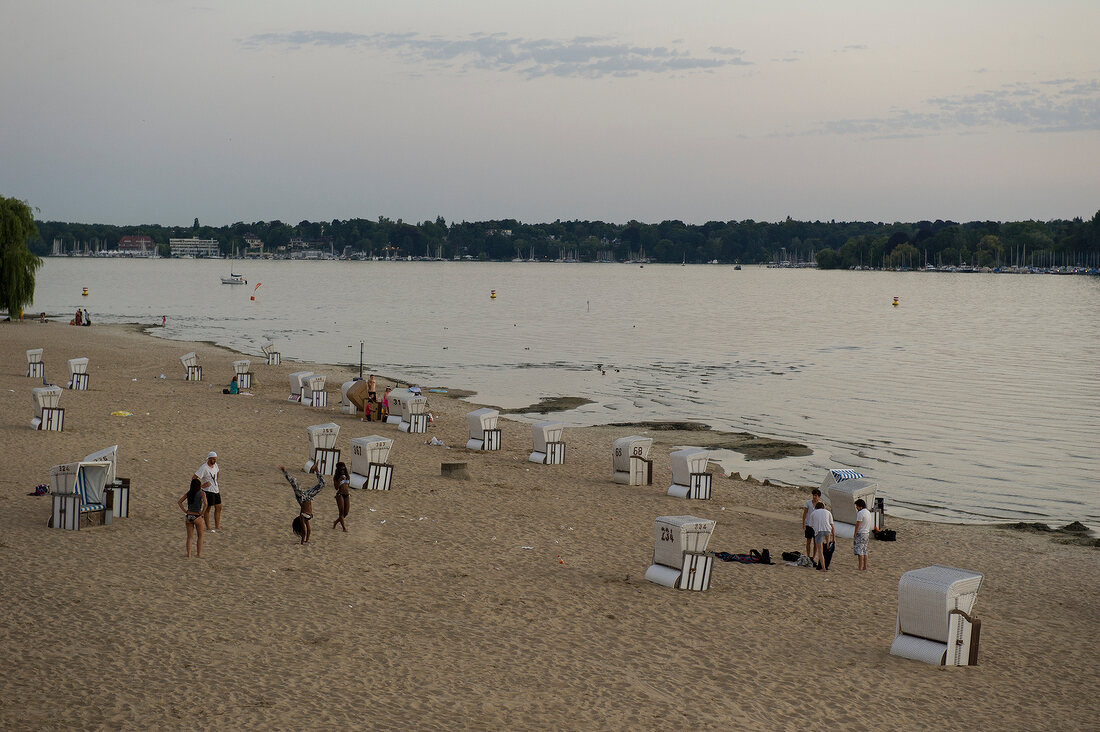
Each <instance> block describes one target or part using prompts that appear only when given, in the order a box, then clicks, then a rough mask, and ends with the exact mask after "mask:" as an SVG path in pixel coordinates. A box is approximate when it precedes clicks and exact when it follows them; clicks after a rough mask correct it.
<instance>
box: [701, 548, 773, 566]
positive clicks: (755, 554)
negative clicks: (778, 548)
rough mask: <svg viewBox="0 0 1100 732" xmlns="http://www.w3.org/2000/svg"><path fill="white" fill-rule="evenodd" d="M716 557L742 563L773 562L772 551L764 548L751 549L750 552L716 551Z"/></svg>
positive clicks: (724, 560) (725, 560)
mask: <svg viewBox="0 0 1100 732" xmlns="http://www.w3.org/2000/svg"><path fill="white" fill-rule="evenodd" d="M714 557H715V558H716V559H721V560H722V561H723V562H741V563H742V564H771V563H772V558H771V553H770V552H769V551H768V550H767V549H764V550H763V551H757V550H756V549H750V550H749V553H748V554H730V553H729V552H715V553H714Z"/></svg>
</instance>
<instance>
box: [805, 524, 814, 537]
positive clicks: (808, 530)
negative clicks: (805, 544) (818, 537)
mask: <svg viewBox="0 0 1100 732" xmlns="http://www.w3.org/2000/svg"><path fill="white" fill-rule="evenodd" d="M806 538H807V539H812V538H814V527H812V526H807V527H806Z"/></svg>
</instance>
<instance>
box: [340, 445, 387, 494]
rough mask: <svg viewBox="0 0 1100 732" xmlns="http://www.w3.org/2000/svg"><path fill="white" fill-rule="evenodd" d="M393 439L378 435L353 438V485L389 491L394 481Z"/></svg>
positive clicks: (357, 487)
mask: <svg viewBox="0 0 1100 732" xmlns="http://www.w3.org/2000/svg"><path fill="white" fill-rule="evenodd" d="M392 448H393V440H391V439H389V438H387V437H380V436H378V435H370V436H369V437H356V438H355V439H353V440H351V471H350V474H349V477H350V478H351V487H352V488H355V489H360V488H362V489H365V490H370V491H388V490H389V489H390V488H391V487H392V483H393V466H392V465H390V463H389V460H390V450H391V449H392Z"/></svg>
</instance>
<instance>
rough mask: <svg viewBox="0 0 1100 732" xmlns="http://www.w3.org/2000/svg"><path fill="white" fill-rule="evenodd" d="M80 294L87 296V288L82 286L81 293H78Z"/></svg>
mask: <svg viewBox="0 0 1100 732" xmlns="http://www.w3.org/2000/svg"><path fill="white" fill-rule="evenodd" d="M80 294H81V295H83V296H84V297H87V296H88V288H87V287H85V288H84V292H82V293H80Z"/></svg>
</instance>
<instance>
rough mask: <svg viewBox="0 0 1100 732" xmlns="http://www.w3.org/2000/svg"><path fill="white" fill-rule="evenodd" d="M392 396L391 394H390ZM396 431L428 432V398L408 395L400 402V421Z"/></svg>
mask: <svg viewBox="0 0 1100 732" xmlns="http://www.w3.org/2000/svg"><path fill="white" fill-rule="evenodd" d="M390 396H391V397H392V396H393V392H390ZM397 429H399V430H401V431H402V432H415V433H424V432H427V431H428V398H427V397H425V396H418V395H414V394H409V395H408V396H406V397H405V398H403V399H402V400H401V421H400V422H398V423H397Z"/></svg>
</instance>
